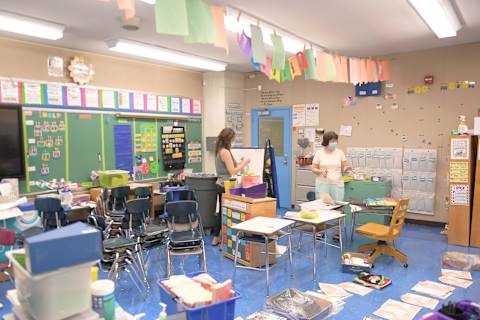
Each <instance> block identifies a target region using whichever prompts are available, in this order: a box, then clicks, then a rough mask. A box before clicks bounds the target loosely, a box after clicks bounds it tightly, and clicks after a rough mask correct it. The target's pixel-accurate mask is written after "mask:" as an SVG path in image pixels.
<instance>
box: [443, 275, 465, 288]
mask: <svg viewBox="0 0 480 320" xmlns="http://www.w3.org/2000/svg"><path fill="white" fill-rule="evenodd" d="M438 280H440V282H443V283H446V284H451V285H453V286H457V287H461V288H464V289H466V288H468V287H470V286H471V285H472V283H473V281H470V280H465V279H459V278H455V277H447V276H442V277H440V278H438Z"/></svg>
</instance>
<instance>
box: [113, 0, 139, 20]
mask: <svg viewBox="0 0 480 320" xmlns="http://www.w3.org/2000/svg"><path fill="white" fill-rule="evenodd" d="M117 5H118V9H120V10H123V16H124V17H125V19H126V20H130V19H132V18H133V17H135V0H117Z"/></svg>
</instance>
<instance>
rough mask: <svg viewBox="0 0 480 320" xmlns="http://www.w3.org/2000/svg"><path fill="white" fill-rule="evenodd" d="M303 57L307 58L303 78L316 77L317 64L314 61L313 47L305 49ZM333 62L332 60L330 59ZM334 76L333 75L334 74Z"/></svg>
mask: <svg viewBox="0 0 480 320" xmlns="http://www.w3.org/2000/svg"><path fill="white" fill-rule="evenodd" d="M305 59H306V60H307V64H308V68H307V69H305V71H304V73H305V80H316V79H317V64H316V63H315V55H314V53H313V49H305ZM332 63H333V60H332ZM334 78H335V76H334Z"/></svg>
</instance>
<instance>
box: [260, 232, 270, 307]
mask: <svg viewBox="0 0 480 320" xmlns="http://www.w3.org/2000/svg"><path fill="white" fill-rule="evenodd" d="M269 255H270V253H269V252H268V237H267V236H265V273H266V278H267V298H268V297H270V278H269V277H270V263H269V261H268V260H269V259H268V258H269ZM260 261H261V260H260Z"/></svg>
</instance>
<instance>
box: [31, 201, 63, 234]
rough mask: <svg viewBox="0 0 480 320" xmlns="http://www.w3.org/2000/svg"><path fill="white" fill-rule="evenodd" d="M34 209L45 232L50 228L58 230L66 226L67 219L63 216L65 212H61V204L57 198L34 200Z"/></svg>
mask: <svg viewBox="0 0 480 320" xmlns="http://www.w3.org/2000/svg"><path fill="white" fill-rule="evenodd" d="M35 209H36V210H38V212H39V213H40V216H41V217H42V224H43V227H44V229H45V230H49V229H51V228H52V227H53V228H55V227H57V228H59V227H61V226H63V225H66V224H67V221H66V220H67V219H66V216H65V212H64V211H63V207H62V203H61V202H60V199H58V198H52V197H42V198H36V199H35ZM57 219H58V220H57Z"/></svg>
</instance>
